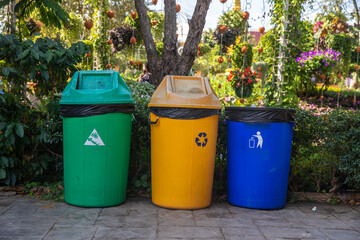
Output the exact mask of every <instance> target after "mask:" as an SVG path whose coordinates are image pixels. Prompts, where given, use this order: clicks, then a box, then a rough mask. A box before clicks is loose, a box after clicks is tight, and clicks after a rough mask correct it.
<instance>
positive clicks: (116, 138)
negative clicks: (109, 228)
mask: <svg viewBox="0 0 360 240" xmlns="http://www.w3.org/2000/svg"><path fill="white" fill-rule="evenodd" d="M73 79H74V81H75V83H74V82H72V81H70V83H69V85H70V86H74V87H73V88H68V89H65V91H64V94H63V96H62V100H61V102H60V104H62V105H61V106H62V115H63V138H64V141H63V144H64V189H65V201H66V202H67V203H69V204H72V205H76V206H82V207H108V206H114V205H118V204H121V203H123V202H124V201H125V199H126V186H127V178H128V167H129V154H130V142H131V126H132V114H131V111H132V109H133V104H132V98H131V92H130V91H129V89H128V88H127V86H126V85H125V83H124V82H123V80H122V79H121V77H120V75H118V73H116V72H113V71H99V72H92V71H91V72H80V73H79V74H78V75H74V77H73ZM81 80H83V81H87V80H89V82H90V85H89V84H87V83H84V82H81ZM96 84H99V88H97V86H96ZM100 85H102V86H100ZM104 85H105V86H106V85H107V87H106V88H105V89H104V88H102V87H104ZM89 87H90V88H91V89H89ZM90 90H91V91H90ZM74 95H75V96H74ZM76 95H78V96H76Z"/></svg>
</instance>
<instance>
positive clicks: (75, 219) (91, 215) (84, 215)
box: [55, 209, 100, 227]
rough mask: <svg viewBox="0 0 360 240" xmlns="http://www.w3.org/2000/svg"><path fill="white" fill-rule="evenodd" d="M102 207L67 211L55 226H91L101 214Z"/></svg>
mask: <svg viewBox="0 0 360 240" xmlns="http://www.w3.org/2000/svg"><path fill="white" fill-rule="evenodd" d="M99 212H100V209H96V210H95V211H94V210H93V209H88V211H86V210H76V209H75V210H74V211H73V212H71V211H65V213H64V214H63V215H62V216H61V217H60V218H59V219H58V221H57V222H56V224H55V226H56V227H62V226H69V227H71V226H91V225H93V224H94V223H95V221H96V219H97V218H98V216H99Z"/></svg>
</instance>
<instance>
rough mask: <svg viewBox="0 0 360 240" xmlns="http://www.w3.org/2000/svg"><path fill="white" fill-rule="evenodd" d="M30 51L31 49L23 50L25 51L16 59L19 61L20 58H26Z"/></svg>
mask: <svg viewBox="0 0 360 240" xmlns="http://www.w3.org/2000/svg"><path fill="white" fill-rule="evenodd" d="M29 52H30V49H26V50H25V51H23V52H22V53H21V54H20V56H19V57H18V58H17V59H16V61H19V60H21V59H23V58H25V57H26V56H27V55H28V54H29Z"/></svg>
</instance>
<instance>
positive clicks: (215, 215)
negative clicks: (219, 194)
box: [0, 196, 360, 240]
mask: <svg viewBox="0 0 360 240" xmlns="http://www.w3.org/2000/svg"><path fill="white" fill-rule="evenodd" d="M314 206H316V207H317V210H316V211H313V210H312V209H313V207H314ZM0 239H24V240H32V239H46V240H48V239H61V240H63V239H64V240H67V239H249V240H264V239H266V240H275V239H281V240H285V239H287V240H289V239H336V240H358V239H360V207H359V206H358V207H349V206H346V205H329V204H318V203H316V204H314V203H294V204H288V205H287V206H286V207H285V208H284V209H282V210H276V211H260V210H251V209H245V208H239V207H235V206H231V205H229V204H227V203H215V204H213V205H212V206H211V207H209V208H207V209H203V210H196V211H184V210H168V209H162V208H159V207H156V206H154V205H153V204H152V203H151V201H150V200H149V199H142V198H130V199H128V200H127V202H126V203H125V204H123V205H120V206H117V207H111V208H79V207H74V206H69V205H67V204H65V203H52V202H47V201H40V200H34V199H28V198H22V197H17V196H13V197H0Z"/></svg>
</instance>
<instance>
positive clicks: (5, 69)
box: [1, 67, 10, 77]
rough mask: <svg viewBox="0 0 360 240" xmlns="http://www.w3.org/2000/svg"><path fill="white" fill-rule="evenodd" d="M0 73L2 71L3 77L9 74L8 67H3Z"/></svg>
mask: <svg viewBox="0 0 360 240" xmlns="http://www.w3.org/2000/svg"><path fill="white" fill-rule="evenodd" d="M1 73H2V74H3V75H4V76H5V77H7V76H9V73H10V68H8V67H5V68H3V69H2V71H1Z"/></svg>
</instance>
